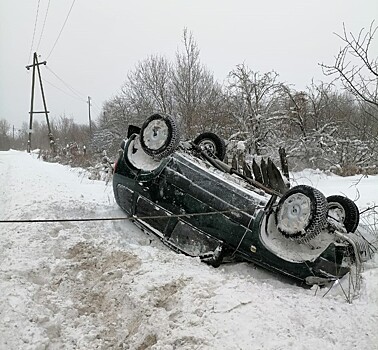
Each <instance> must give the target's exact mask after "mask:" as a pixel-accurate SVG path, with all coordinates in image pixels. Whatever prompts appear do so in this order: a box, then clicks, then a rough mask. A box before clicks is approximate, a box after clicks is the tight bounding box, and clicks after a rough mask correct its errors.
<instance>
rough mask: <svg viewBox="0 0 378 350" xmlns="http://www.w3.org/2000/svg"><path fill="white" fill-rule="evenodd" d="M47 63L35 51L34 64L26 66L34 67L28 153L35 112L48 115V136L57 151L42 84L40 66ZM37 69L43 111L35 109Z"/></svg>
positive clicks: (53, 149)
mask: <svg viewBox="0 0 378 350" xmlns="http://www.w3.org/2000/svg"><path fill="white" fill-rule="evenodd" d="M46 63H47V62H46V61H43V62H38V57H37V53H36V52H34V55H33V64H31V65H28V66H26V69H27V70H29V69H30V68H33V76H32V90H31V99H30V112H29V115H30V119H29V137H28V145H27V152H28V153H30V150H31V134H32V129H33V115H34V114H39V113H42V114H45V116H46V123H47V128H48V130H49V134H48V137H49V139H50V147H51V149H52V151H53V152H54V153H55V152H56V149H55V140H54V137H53V134H52V132H51V127H50V121H49V113H50V112H49V111H48V110H47V106H46V99H45V93H44V90H43V84H42V78H41V71H40V69H39V66H40V65H41V64H44V65H46ZM36 70H37V73H38V80H39V86H40V88H41V95H42V102H43V108H44V110H43V111H34V90H35V78H36V77H35V72H36Z"/></svg>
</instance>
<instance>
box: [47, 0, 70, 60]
mask: <svg viewBox="0 0 378 350" xmlns="http://www.w3.org/2000/svg"><path fill="white" fill-rule="evenodd" d="M75 1H76V0H73V1H72V4H71V7H70V9H69V11H68V13H67V16H66V19H65V20H64V23H63V25H62V28H61V29H60V32H59V34H58V37H57V38H56V40H55V42H54V45H53V47H52V49H51V51H50V53H49V54H48V55H47V58H46V59H48V58H49V57H50V56H51V54H52V52H53V51H54V49H55V46H56V44H57V43H58V40H59V38H60V36H61V35H62V32H63V29H64V27H65V25H66V23H67V20H68V17H69V16H70V14H71V11H72V8H73V6H74V4H75Z"/></svg>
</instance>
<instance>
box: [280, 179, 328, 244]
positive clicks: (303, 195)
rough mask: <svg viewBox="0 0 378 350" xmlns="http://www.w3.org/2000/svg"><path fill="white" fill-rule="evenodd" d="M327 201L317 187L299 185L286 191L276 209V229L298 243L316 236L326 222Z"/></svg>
mask: <svg viewBox="0 0 378 350" xmlns="http://www.w3.org/2000/svg"><path fill="white" fill-rule="evenodd" d="M327 214H328V203H327V199H326V198H325V197H324V195H323V194H322V193H321V192H320V191H318V190H317V189H315V188H313V187H310V186H306V185H299V186H296V187H293V188H292V189H290V190H289V191H287V192H286V193H285V194H284V195H283V196H282V197H281V199H280V201H279V203H278V207H277V211H276V223H277V228H278V230H279V231H280V232H281V233H282V234H283V235H284V236H285V237H287V238H292V239H295V240H297V241H298V242H300V243H303V242H307V241H309V240H310V239H312V238H314V237H315V236H317V235H318V234H319V233H320V232H321V230H322V229H323V228H324V227H325V226H326V224H327Z"/></svg>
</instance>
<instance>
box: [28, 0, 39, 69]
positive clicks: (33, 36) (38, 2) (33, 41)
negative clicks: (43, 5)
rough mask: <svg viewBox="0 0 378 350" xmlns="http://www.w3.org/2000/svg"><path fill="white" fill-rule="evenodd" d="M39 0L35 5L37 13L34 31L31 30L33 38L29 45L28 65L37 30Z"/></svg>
mask: <svg viewBox="0 0 378 350" xmlns="http://www.w3.org/2000/svg"><path fill="white" fill-rule="evenodd" d="M40 1H41V0H38V4H37V13H36V15H35V21H34V30H33V38H32V42H31V45H30V52H29V58H28V63H29V61H30V57H31V54H32V51H33V45H34V38H35V31H36V29H37V22H38V13H39V3H40Z"/></svg>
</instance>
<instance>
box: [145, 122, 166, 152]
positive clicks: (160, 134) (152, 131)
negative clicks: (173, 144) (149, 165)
mask: <svg viewBox="0 0 378 350" xmlns="http://www.w3.org/2000/svg"><path fill="white" fill-rule="evenodd" d="M168 135H169V129H168V125H167V124H166V123H165V121H164V120H161V119H155V120H152V121H151V122H150V123H149V124H148V125H147V127H146V128H145V129H144V131H143V138H144V144H145V145H146V147H148V148H149V149H151V150H158V149H160V148H161V147H163V146H164V144H165V143H166V142H167V139H168Z"/></svg>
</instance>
